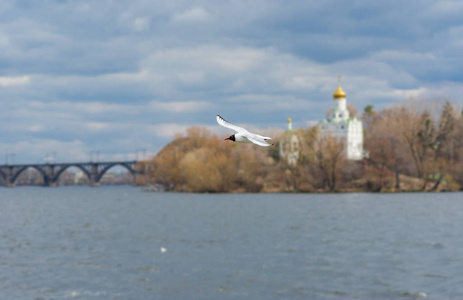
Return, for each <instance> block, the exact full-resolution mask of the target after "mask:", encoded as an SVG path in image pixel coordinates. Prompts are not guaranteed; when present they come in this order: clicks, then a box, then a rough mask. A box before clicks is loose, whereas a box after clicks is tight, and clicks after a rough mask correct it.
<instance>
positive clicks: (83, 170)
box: [51, 163, 92, 183]
mask: <svg viewBox="0 0 463 300" xmlns="http://www.w3.org/2000/svg"><path fill="white" fill-rule="evenodd" d="M71 167H76V168H78V169H79V170H81V171H82V172H83V173H84V174H85V176H87V178H88V181H91V180H92V178H91V177H92V176H91V175H90V172H89V171H88V170H87V169H85V168H84V167H83V166H82V165H80V164H78V163H76V164H69V165H65V166H63V167H61V168H60V169H59V171H58V172H57V173H56V174H55V176H53V178H52V180H51V182H53V183H55V182H58V178H59V177H60V176H61V174H63V172H64V171H66V170H67V169H68V168H71Z"/></svg>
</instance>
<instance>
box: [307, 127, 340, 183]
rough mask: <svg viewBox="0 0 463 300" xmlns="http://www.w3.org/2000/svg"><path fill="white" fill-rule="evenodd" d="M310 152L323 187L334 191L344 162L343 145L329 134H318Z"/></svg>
mask: <svg viewBox="0 0 463 300" xmlns="http://www.w3.org/2000/svg"><path fill="white" fill-rule="evenodd" d="M311 150H312V155H313V165H314V166H315V168H316V169H318V171H319V172H320V175H321V177H322V180H323V185H324V187H325V188H326V189H328V190H329V191H330V192H333V191H335V190H336V187H337V183H338V182H337V180H338V179H339V177H340V175H341V172H340V171H341V170H342V168H343V166H344V165H345V162H346V157H345V145H344V143H343V142H342V141H340V139H338V138H336V137H335V136H333V135H332V134H331V133H328V134H327V135H322V134H321V133H318V134H317V135H316V137H315V140H314V142H313V144H312V149H311Z"/></svg>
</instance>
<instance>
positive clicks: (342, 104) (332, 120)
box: [318, 83, 365, 160]
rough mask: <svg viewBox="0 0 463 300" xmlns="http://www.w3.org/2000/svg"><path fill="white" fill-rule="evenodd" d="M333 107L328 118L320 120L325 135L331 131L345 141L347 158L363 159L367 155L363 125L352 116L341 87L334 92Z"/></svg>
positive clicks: (319, 123)
mask: <svg viewBox="0 0 463 300" xmlns="http://www.w3.org/2000/svg"><path fill="white" fill-rule="evenodd" d="M333 100H334V103H333V107H332V109H331V113H330V116H329V117H328V118H327V119H324V120H321V121H320V122H318V126H319V128H320V130H321V133H322V134H323V135H327V134H328V133H329V132H331V134H332V135H333V136H335V137H337V138H339V139H341V140H342V141H344V142H345V145H346V150H347V153H346V154H347V159H350V160H361V159H363V158H364V157H365V155H364V150H363V126H362V122H361V121H360V120H359V119H358V118H350V117H349V111H348V110H347V106H346V93H345V92H344V91H343V90H342V88H341V83H339V85H338V89H337V90H336V91H335V92H334V93H333Z"/></svg>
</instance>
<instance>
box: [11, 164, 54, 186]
mask: <svg viewBox="0 0 463 300" xmlns="http://www.w3.org/2000/svg"><path fill="white" fill-rule="evenodd" d="M29 168H33V169H36V170H37V171H39V173H40V174H41V175H42V178H43V183H44V184H45V185H47V184H48V179H49V178H48V176H47V174H46V173H45V171H44V170H43V169H41V168H40V167H39V166H36V165H30V166H23V167H21V168H20V169H19V170H18V171H16V173H14V175H13V177H11V181H10V183H11V184H14V183H15V181H16V179H18V177H19V175H21V173H22V172H24V171H26V170H27V169H29Z"/></svg>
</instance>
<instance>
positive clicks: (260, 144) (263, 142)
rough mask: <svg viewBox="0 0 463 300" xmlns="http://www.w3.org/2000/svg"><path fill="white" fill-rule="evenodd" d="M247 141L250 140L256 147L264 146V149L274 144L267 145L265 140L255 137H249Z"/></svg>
mask: <svg viewBox="0 0 463 300" xmlns="http://www.w3.org/2000/svg"><path fill="white" fill-rule="evenodd" d="M247 139H248V140H250V141H251V142H253V143H254V144H256V145H259V146H263V147H269V146H272V144H269V143H267V141H266V140H264V139H259V138H255V137H249V136H248V137H247Z"/></svg>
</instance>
